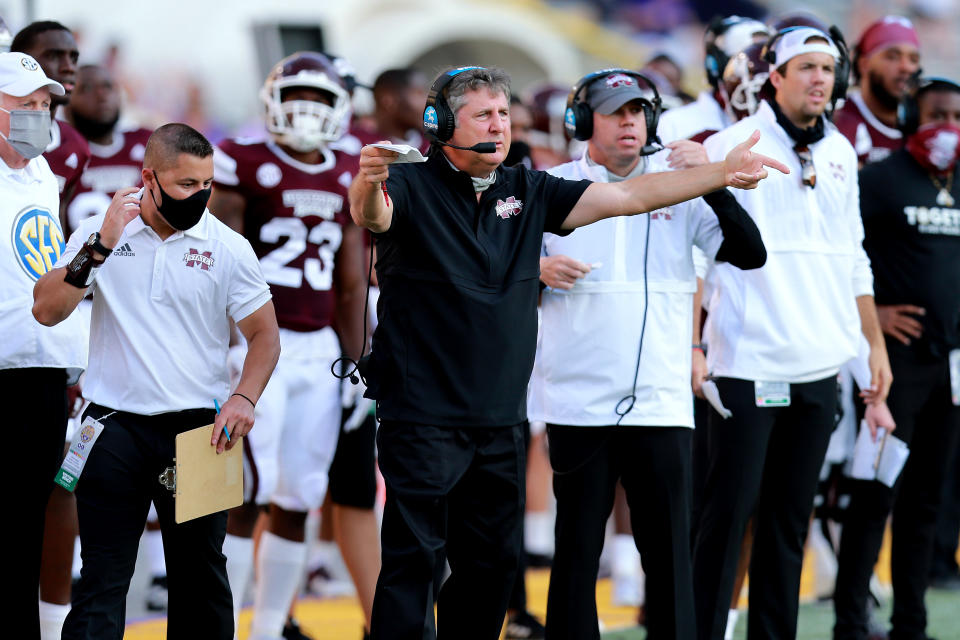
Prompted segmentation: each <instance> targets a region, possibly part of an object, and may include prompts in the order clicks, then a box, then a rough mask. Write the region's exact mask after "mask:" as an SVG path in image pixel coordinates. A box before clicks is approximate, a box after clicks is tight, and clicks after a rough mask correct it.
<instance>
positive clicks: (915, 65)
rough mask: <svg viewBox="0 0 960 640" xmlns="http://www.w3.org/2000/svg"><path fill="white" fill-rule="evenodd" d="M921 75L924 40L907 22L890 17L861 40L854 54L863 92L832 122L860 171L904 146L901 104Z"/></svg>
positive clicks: (899, 18) (851, 96)
mask: <svg viewBox="0 0 960 640" xmlns="http://www.w3.org/2000/svg"><path fill="white" fill-rule="evenodd" d="M919 69H920V40H919V38H918V37H917V32H916V31H915V30H914V28H913V25H912V24H911V23H910V21H909V20H908V19H906V18H904V17H901V16H886V17H884V18H881V19H879V20H877V21H876V22H874V23H873V24H871V25H870V26H869V27H867V29H866V30H865V31H864V32H863V35H862V36H860V41H859V42H857V45H856V47H854V50H853V75H854V78H855V79H856V81H857V86H858V87H859V88H860V91H859V92H854V93H851V94H850V96H849V98H848V99H847V102H846V104H844V105H843V108H842V109H840V110H839V111H838V112H837V114H836V115H835V116H834V118H833V120H834V123H835V124H836V125H837V128H839V129H840V133H842V134H843V135H844V136H846V138H847V140H849V141H850V144H852V145H853V147H854V149H856V150H857V158H858V160H859V161H860V166H863V165H864V164H866V163H868V162H876V161H877V160H882V159H884V158H886V157H887V156H888V155H890V152H891V151H894V150H896V149H899V148H900V147H901V146H903V137H902V134H901V133H900V131H899V130H898V129H897V103H898V102H899V101H900V98H901V96H903V95H904V93H905V92H906V90H907V83H908V81H909V80H910V78H911V76H913V75H914V74H916V73H917V72H918V71H919Z"/></svg>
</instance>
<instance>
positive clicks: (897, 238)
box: [860, 149, 960, 359]
mask: <svg viewBox="0 0 960 640" xmlns="http://www.w3.org/2000/svg"><path fill="white" fill-rule="evenodd" d="M946 182H947V181H946V180H944V179H941V180H940V183H941V184H944V183H946ZM952 183H953V185H952V186H953V189H952V195H953V199H954V200H955V201H956V202H957V203H960V167H955V168H954V175H953V180H952ZM939 191H940V190H939V189H938V188H937V187H935V186H934V184H933V181H932V180H931V179H930V175H929V174H928V173H927V171H926V170H925V169H924V168H923V167H921V166H920V164H919V163H918V162H917V161H916V160H914V159H913V156H911V155H910V154H909V153H908V152H907V151H905V150H903V149H901V150H899V151H895V152H894V153H892V154H891V155H890V156H889V157H887V158H885V159H883V160H881V161H879V162H873V163H870V164H868V165H866V166H865V167H864V168H863V169H861V171H860V211H861V213H862V215H863V231H864V235H865V237H864V241H863V247H864V249H866V251H867V255H868V256H870V264H871V266H872V267H873V279H874V284H873V289H874V292H875V296H874V297H875V299H876V302H877V304H914V305H917V306H920V307H924V308H925V309H926V310H927V313H926V315H924V316H918V317H917V319H918V320H919V321H920V324H922V325H923V336H921V337H920V339H918V340H911V341H910V347H903V345H901V344H900V343H899V342H896V341H892V340H888V343H890V344H895V345H899V347H900V348H910V349H912V350H913V351H914V352H915V353H916V354H917V355H918V356H920V357H921V358H925V359H929V358H931V357H933V358H937V359H939V358H946V357H947V354H948V353H949V351H950V350H951V349H954V348H957V347H960V335H958V331H957V329H958V326H957V325H958V322H960V207H958V205H954V206H952V207H948V206H945V205H938V204H937V194H938V193H939Z"/></svg>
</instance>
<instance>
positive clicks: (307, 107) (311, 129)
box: [260, 71, 350, 152]
mask: <svg viewBox="0 0 960 640" xmlns="http://www.w3.org/2000/svg"><path fill="white" fill-rule="evenodd" d="M295 87H304V88H309V89H315V90H318V91H321V92H323V93H326V94H328V95H329V96H330V98H331V102H332V105H327V104H324V103H322V102H317V101H314V100H287V101H283V91H284V90H285V89H291V88H295ZM260 99H261V100H262V101H263V103H264V105H265V106H266V109H267V114H266V116H267V130H268V131H269V132H270V133H272V134H273V136H274V138H275V139H276V141H277V142H279V143H280V144H283V145H285V146H288V147H290V148H291V149H294V150H295V151H298V152H307V151H313V150H315V149H318V148H320V147H322V146H325V145H326V144H327V143H330V142H333V141H335V140H338V139H340V137H342V136H343V134H344V131H345V129H344V127H345V123H346V122H348V121H349V120H348V115H349V112H350V97H349V96H348V95H347V92H346V91H345V90H344V89H343V87H342V86H341V85H340V83H338V82H336V81H334V80H331V79H330V78H328V77H327V75H326V74H325V73H319V72H314V71H301V72H300V73H298V74H297V75H296V76H293V77H285V78H280V79H278V80H276V81H275V82H273V83H270V84H269V85H268V86H264V87H263V89H262V90H261V92H260Z"/></svg>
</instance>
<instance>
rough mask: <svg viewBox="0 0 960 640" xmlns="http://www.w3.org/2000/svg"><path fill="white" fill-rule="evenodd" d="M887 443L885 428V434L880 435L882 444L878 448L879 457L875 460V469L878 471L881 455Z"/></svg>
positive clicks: (884, 430)
mask: <svg viewBox="0 0 960 640" xmlns="http://www.w3.org/2000/svg"><path fill="white" fill-rule="evenodd" d="M886 445H887V430H886V429H883V434H882V435H881V436H880V446H879V447H878V448H877V458H876V460H874V461H873V471H874V472H876V471H877V470H878V469H880V456H882V455H883V448H884V447H885V446H886Z"/></svg>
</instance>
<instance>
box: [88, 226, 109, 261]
mask: <svg viewBox="0 0 960 640" xmlns="http://www.w3.org/2000/svg"><path fill="white" fill-rule="evenodd" d="M90 248H91V249H93V250H94V251H96V252H97V253H99V254H100V255H102V256H103V259H104V260H106V259H107V258H109V257H110V254H111V253H113V249H108V248H107V247H105V246H103V245H102V244H101V243H100V233H99V232H98V233H97V234H96V235H95V236H94V238H93V242H92V243H91V244H90Z"/></svg>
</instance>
